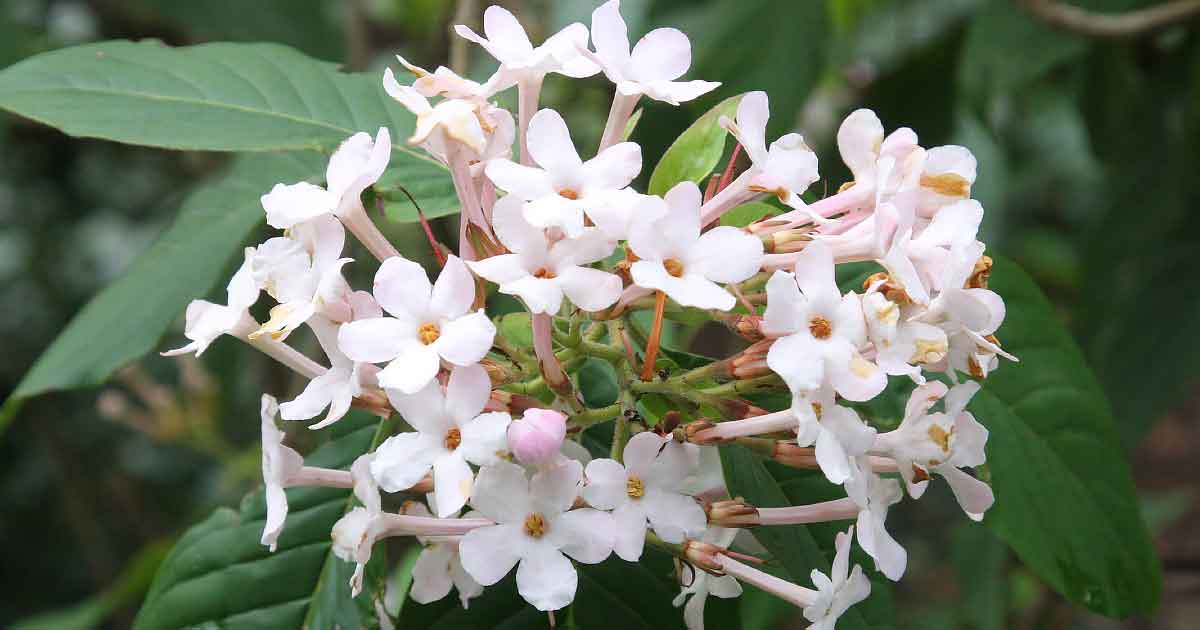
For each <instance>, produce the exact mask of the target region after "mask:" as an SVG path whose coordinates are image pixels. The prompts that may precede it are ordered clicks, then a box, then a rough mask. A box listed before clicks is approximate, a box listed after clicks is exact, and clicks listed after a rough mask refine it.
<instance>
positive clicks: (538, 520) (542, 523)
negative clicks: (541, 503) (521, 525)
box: [525, 512, 546, 538]
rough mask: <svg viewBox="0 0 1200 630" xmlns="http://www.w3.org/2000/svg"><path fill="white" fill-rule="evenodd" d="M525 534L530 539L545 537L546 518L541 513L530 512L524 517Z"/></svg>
mask: <svg viewBox="0 0 1200 630" xmlns="http://www.w3.org/2000/svg"><path fill="white" fill-rule="evenodd" d="M525 533H526V534H527V535H529V536H530V537H531V538H541V537H542V536H545V535H546V517H544V516H542V514H541V512H530V513H529V515H528V516H526V517H525Z"/></svg>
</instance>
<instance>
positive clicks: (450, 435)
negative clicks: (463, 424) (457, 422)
mask: <svg viewBox="0 0 1200 630" xmlns="http://www.w3.org/2000/svg"><path fill="white" fill-rule="evenodd" d="M443 443H444V444H445V445H446V448H447V449H449V450H451V451H453V450H454V449H456V448H458V445H459V444H462V431H459V430H458V427H455V428H453V429H450V430H449V431H447V432H446V439H445V440H444V442H443Z"/></svg>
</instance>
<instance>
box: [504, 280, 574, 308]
mask: <svg viewBox="0 0 1200 630" xmlns="http://www.w3.org/2000/svg"><path fill="white" fill-rule="evenodd" d="M500 292H501V293H504V294H507V295H515V296H517V297H519V298H521V301H523V302H525V308H527V309H529V312H530V313H533V314H535V315H537V314H541V313H546V314H550V315H557V314H558V309H559V307H560V306H562V298H563V292H562V288H561V286H560V285H559V283H558V282H557V281H555V280H551V279H549V278H535V277H533V276H531V275H528V274H526V275H525V276H522V277H520V278H517V279H516V280H513V281H512V282H507V283H505V284H502V285H500Z"/></svg>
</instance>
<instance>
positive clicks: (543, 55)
mask: <svg viewBox="0 0 1200 630" xmlns="http://www.w3.org/2000/svg"><path fill="white" fill-rule="evenodd" d="M454 32H455V33H458V35H459V36H460V37H462V38H464V39H467V40H469V41H472V42H474V43H476V44H479V45H480V46H482V47H483V48H484V49H485V50H487V51H488V53H490V54H491V55H492V56H493V57H495V58H496V60H497V61H499V62H500V71H499V74H500V76H502V77H504V79H505V80H506V82H508V83H509V84H511V82H515V81H519V80H521V79H526V78H531V79H539V78H541V77H543V76H545V75H546V74H547V73H550V72H557V73H560V74H564V75H566V76H569V77H573V78H577V79H579V78H583V77H590V76H592V75H593V74H596V73H597V72H599V71H600V68H599V67H598V66H596V64H595V63H593V62H592V61H591V60H589V59H588V58H587V57H585V56H584V55H583V52H582V49H583V48H585V47H586V46H587V40H588V30H587V27H586V26H584V25H582V24H580V23H578V22H576V23H574V24H570V25H568V26H567V27H566V28H564V29H563V30H561V31H559V32H557V33H555V34H554V35H551V36H550V38H549V39H547V40H546V41H545V42H544V43H543V44H542V45H541V46H537V47H534V45H533V43H532V42H530V41H529V35H527V34H526V33H525V29H524V28H523V27H522V26H521V23H520V22H518V21H517V18H516V17H515V16H513V14H512V13H509V12H508V10H507V9H505V8H503V7H501V6H497V5H492V6H490V7H488V8H487V10H486V11H484V12H483V32H484V34H486V35H487V37H481V36H479V35H478V34H477V33H475V31H473V30H471V29H470V28H468V27H466V26H463V25H462V24H456V25H455V26H454Z"/></svg>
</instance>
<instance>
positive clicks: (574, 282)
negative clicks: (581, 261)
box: [558, 267, 623, 311]
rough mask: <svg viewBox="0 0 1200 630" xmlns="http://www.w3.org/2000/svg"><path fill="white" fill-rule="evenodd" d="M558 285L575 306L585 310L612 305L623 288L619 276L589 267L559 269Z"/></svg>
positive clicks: (597, 309) (596, 309)
mask: <svg viewBox="0 0 1200 630" xmlns="http://www.w3.org/2000/svg"><path fill="white" fill-rule="evenodd" d="M558 285H559V286H560V287H562V291H563V293H566V295H567V297H568V298H570V300H571V302H572V303H573V304H574V305H575V306H578V307H579V308H581V309H583V310H585V311H599V310H601V309H605V308H608V307H609V306H612V305H613V304H614V303H616V301H617V299H618V298H620V297H621V291H622V290H623V286H622V283H621V278H620V277H619V276H616V275H614V274H611V273H608V272H605V271H600V270H599V269H591V268H589V267H567V268H566V269H561V270H559V275H558Z"/></svg>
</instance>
